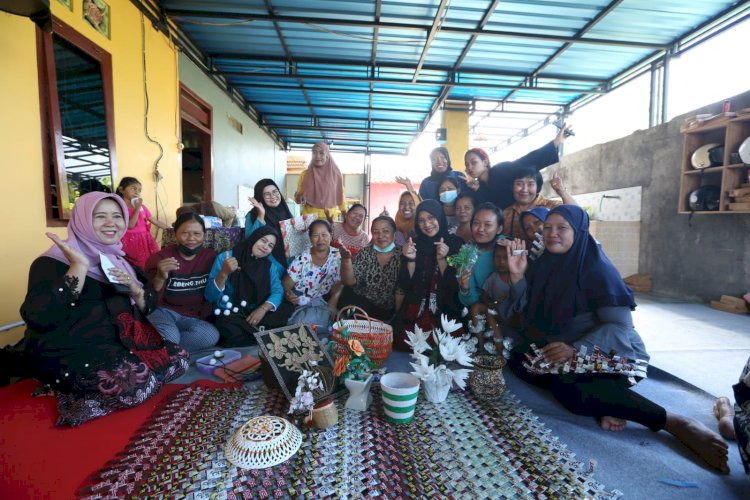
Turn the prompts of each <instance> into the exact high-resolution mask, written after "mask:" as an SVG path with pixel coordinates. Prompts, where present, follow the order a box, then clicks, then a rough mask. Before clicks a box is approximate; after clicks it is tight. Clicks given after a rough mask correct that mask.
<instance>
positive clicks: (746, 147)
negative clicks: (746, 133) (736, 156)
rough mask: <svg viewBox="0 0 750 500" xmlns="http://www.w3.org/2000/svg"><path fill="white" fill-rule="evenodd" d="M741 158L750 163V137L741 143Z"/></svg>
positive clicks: (743, 161)
mask: <svg viewBox="0 0 750 500" xmlns="http://www.w3.org/2000/svg"><path fill="white" fill-rule="evenodd" d="M740 160H742V163H748V164H750V137H748V138H747V139H745V140H744V141H742V144H740Z"/></svg>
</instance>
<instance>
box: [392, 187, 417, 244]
mask: <svg viewBox="0 0 750 500" xmlns="http://www.w3.org/2000/svg"><path fill="white" fill-rule="evenodd" d="M404 196H411V198H412V199H413V200H414V215H412V217H411V219H407V218H405V217H404V216H403V215H401V208H400V207H399V209H398V211H397V212H396V228H397V229H398V232H399V233H402V234H403V235H404V241H406V240H408V239H409V237H410V236H411V235H413V234H415V233H414V223H415V221H416V220H417V207H418V206H419V204H420V203H421V200H420V199H419V196H418V195H416V194H412V193H410V192H409V191H404V192H403V193H401V196H399V198H398V204H399V205H401V200H402V199H403V197H404Z"/></svg>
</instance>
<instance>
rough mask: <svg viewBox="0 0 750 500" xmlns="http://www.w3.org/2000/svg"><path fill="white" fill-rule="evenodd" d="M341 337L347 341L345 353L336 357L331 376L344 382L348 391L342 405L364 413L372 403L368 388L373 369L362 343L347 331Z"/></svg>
mask: <svg viewBox="0 0 750 500" xmlns="http://www.w3.org/2000/svg"><path fill="white" fill-rule="evenodd" d="M340 334H341V336H342V337H344V338H345V339H347V341H346V348H347V352H346V354H344V355H338V356H337V358H336V362H335V363H334V365H333V374H334V375H336V376H337V377H339V378H340V379H341V380H343V381H344V385H345V386H346V388H347V389H348V390H349V397H348V398H347V400H346V404H345V405H344V406H345V407H346V408H351V409H353V410H358V411H364V410H366V409H367V408H368V407H369V406H370V403H371V402H372V396H371V395H370V386H371V385H372V381H373V375H372V371H373V368H374V367H375V365H374V363H373V361H372V359H371V358H370V356H369V355H368V354H367V352H366V349H365V348H364V347H363V346H362V343H361V342H360V341H359V340H357V339H352V338H350V336H349V329H348V328H343V329H342V330H341V332H340Z"/></svg>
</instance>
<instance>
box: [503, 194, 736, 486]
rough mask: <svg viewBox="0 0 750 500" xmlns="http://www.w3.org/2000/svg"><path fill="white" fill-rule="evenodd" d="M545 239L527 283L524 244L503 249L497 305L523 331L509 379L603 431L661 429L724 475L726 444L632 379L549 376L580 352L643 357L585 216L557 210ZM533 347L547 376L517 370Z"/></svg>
mask: <svg viewBox="0 0 750 500" xmlns="http://www.w3.org/2000/svg"><path fill="white" fill-rule="evenodd" d="M543 232H544V245H545V247H546V250H545V252H544V255H543V256H542V257H541V258H540V259H539V263H538V264H537V266H536V268H535V269H534V272H533V273H531V275H530V276H529V277H528V279H527V278H526V277H525V271H526V267H527V257H526V253H525V252H524V250H525V247H526V245H525V243H524V242H523V241H522V240H519V239H517V240H514V241H513V242H512V243H511V245H510V246H509V247H508V270H509V272H510V284H511V289H510V298H511V300H509V301H507V302H506V303H503V304H502V305H501V312H502V313H503V314H504V315H507V314H508V313H510V312H514V311H516V312H521V313H522V314H523V316H524V319H525V326H526V328H525V329H524V330H521V331H520V332H519V333H520V335H519V337H518V338H517V339H516V340H517V341H516V342H515V345H514V346H513V352H512V354H511V356H510V359H509V361H508V365H509V366H510V368H511V369H512V370H513V372H514V373H515V374H516V375H518V376H519V377H520V378H522V379H523V380H525V381H526V382H529V383H532V384H534V385H538V386H540V387H543V388H545V389H548V390H549V391H550V392H551V393H552V395H553V396H554V397H555V399H557V400H558V401H559V402H560V403H561V404H562V405H563V406H564V407H565V408H567V409H568V410H569V411H571V412H572V413H575V414H577V415H588V416H592V417H594V418H596V419H597V420H598V421H599V425H600V426H601V428H602V429H604V430H608V431H622V430H623V429H624V428H625V426H626V422H627V421H628V420H630V421H633V422H637V423H639V424H641V425H643V426H645V427H648V428H649V429H651V430H652V431H654V432H658V431H660V430H666V431H667V432H669V433H670V434H672V435H674V436H675V437H676V438H677V439H678V440H679V441H680V442H681V443H682V444H684V445H685V446H686V447H687V448H689V449H690V450H692V451H693V452H694V453H695V454H696V455H698V456H699V457H700V458H701V459H702V460H703V461H705V462H706V463H707V464H708V465H710V466H711V467H713V468H715V469H717V470H719V471H721V472H723V473H725V474H728V473H729V467H728V466H727V456H728V447H727V444H726V443H725V442H724V440H723V439H722V438H721V437H720V436H719V435H717V434H716V433H714V432H712V431H710V430H709V429H708V428H707V427H705V426H704V425H703V424H701V423H700V422H697V421H694V420H691V419H688V418H686V417H684V416H682V415H678V414H675V413H673V412H670V411H668V410H666V409H665V408H663V407H661V406H660V405H658V404H656V403H654V402H653V401H651V400H649V399H647V398H645V397H643V396H642V395H640V394H638V393H636V392H634V391H633V390H632V389H631V386H632V385H633V384H634V383H635V382H636V380H637V379H638V378H639V377H638V376H631V377H628V376H627V375H625V374H620V373H600V372H597V371H591V370H589V371H586V367H585V366H583V367H582V366H580V365H579V368H580V369H581V371H578V370H576V371H575V372H570V373H557V372H556V371H555V370H556V368H557V367H558V366H560V367H561V366H563V365H564V364H565V363H566V362H568V361H570V360H572V359H573V358H574V357H575V356H576V354H577V353H578V352H579V350H580V349H581V347H584V346H585V347H586V349H587V352H588V353H591V352H592V351H593V349H594V347H598V348H599V349H601V352H603V353H608V352H612V351H615V352H616V353H617V354H618V355H619V356H624V357H627V358H628V359H630V360H640V361H641V363H642V364H643V365H645V364H647V362H648V360H649V355H648V353H647V352H646V347H645V346H644V344H643V341H642V340H641V337H640V336H639V335H638V332H636V331H635V328H634V327H633V320H632V315H631V311H632V310H634V309H635V306H636V304H635V298H634V296H633V292H632V291H631V290H630V289H629V288H628V287H627V286H626V285H625V283H624V282H623V281H622V278H621V277H620V273H619V272H618V271H617V269H616V268H615V267H614V266H613V265H612V263H611V262H610V260H609V259H608V258H607V256H606V255H605V254H604V252H603V251H602V250H601V248H600V247H599V245H597V244H596V241H595V240H594V238H593V237H592V236H591V234H590V233H589V219H588V216H587V215H586V212H585V211H584V210H583V209H581V208H580V207H578V206H575V205H560V206H558V207H555V208H554V209H552V210H550V212H549V215H547V220H546V221H545V222H544V229H543ZM514 251H515V252H514ZM514 253H515V255H514ZM532 343H533V344H535V345H536V346H537V348H538V349H540V351H541V354H542V356H543V360H544V362H545V363H548V364H549V365H552V366H551V370H549V372H545V371H544V370H541V373H537V372H532V371H529V370H527V369H526V368H525V367H524V366H523V363H524V361H526V360H527V358H526V356H525V354H528V353H530V345H531V344H532ZM531 354H532V355H533V353H531ZM537 371H540V370H537ZM643 373H644V374H645V372H643Z"/></svg>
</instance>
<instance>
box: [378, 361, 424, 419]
mask: <svg viewBox="0 0 750 500" xmlns="http://www.w3.org/2000/svg"><path fill="white" fill-rule="evenodd" d="M380 389H381V390H382V396H383V409H384V410H385V419H386V420H387V421H388V422H391V423H393V424H407V423H409V422H411V421H412V419H413V418H414V409H415V408H416V407H417V396H418V395H419V379H418V378H417V377H415V376H414V375H412V374H410V373H401V372H393V373H386V374H385V375H383V376H382V377H381V378H380Z"/></svg>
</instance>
